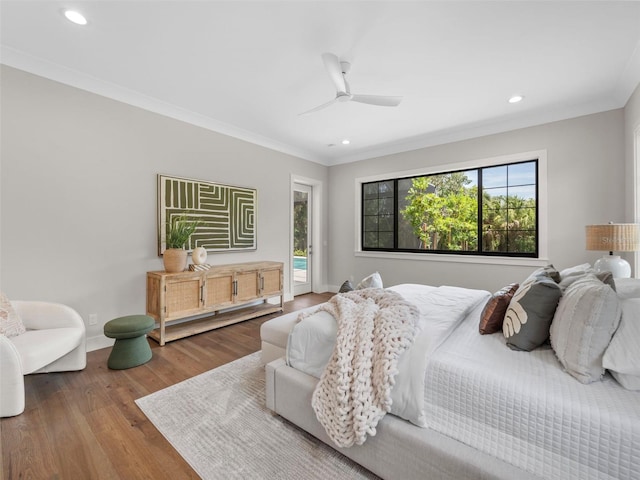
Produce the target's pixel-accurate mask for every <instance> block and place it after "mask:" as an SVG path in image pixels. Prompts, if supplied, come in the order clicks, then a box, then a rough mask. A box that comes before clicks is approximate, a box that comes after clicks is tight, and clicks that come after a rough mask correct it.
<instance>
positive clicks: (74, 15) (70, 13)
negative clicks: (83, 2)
mask: <svg viewBox="0 0 640 480" xmlns="http://www.w3.org/2000/svg"><path fill="white" fill-rule="evenodd" d="M64 16H65V17H67V20H69V21H70V22H73V23H75V24H76V25H86V24H87V19H86V18H84V15H82V14H81V13H80V12H76V11H75V10H65V11H64Z"/></svg>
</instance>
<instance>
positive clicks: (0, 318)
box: [0, 292, 27, 337]
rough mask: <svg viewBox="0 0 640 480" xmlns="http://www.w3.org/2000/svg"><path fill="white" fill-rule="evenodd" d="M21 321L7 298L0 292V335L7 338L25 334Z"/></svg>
mask: <svg viewBox="0 0 640 480" xmlns="http://www.w3.org/2000/svg"><path fill="white" fill-rule="evenodd" d="M26 331H27V329H26V328H25V326H24V324H23V323H22V319H21V318H20V316H19V315H18V314H17V313H16V311H15V310H14V309H13V305H11V302H10V301H9V299H8V298H7V296H6V295H5V294H4V293H2V292H0V333H1V334H3V335H6V336H7V337H15V336H17V335H21V334H23V333H24V332H26Z"/></svg>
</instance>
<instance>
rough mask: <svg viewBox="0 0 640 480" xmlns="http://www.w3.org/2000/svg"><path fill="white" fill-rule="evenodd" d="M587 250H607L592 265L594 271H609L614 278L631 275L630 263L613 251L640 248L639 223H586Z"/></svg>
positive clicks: (627, 250) (633, 250)
mask: <svg viewBox="0 0 640 480" xmlns="http://www.w3.org/2000/svg"><path fill="white" fill-rule="evenodd" d="M586 231H587V250H603V251H608V252H609V255H604V256H603V257H602V258H600V259H598V260H597V261H596V263H595V264H594V265H593V268H594V270H595V271H596V272H598V273H600V272H604V271H609V272H611V273H612V274H613V277H614V278H629V277H631V265H629V262H627V261H626V260H625V259H623V258H620V255H614V254H613V252H635V251H638V250H640V224H637V223H608V224H605V225H587V227H586Z"/></svg>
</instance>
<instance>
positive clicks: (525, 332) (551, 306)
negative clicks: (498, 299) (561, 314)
mask: <svg viewBox="0 0 640 480" xmlns="http://www.w3.org/2000/svg"><path fill="white" fill-rule="evenodd" d="M534 273H538V275H532V276H530V277H529V278H527V280H525V282H524V283H523V284H522V285H521V286H520V288H518V290H517V291H516V293H515V294H514V295H513V298H512V299H511V302H510V303H509V307H508V308H507V313H506V314H505V316H504V322H503V324H502V333H503V334H504V336H505V338H506V339H507V345H508V346H509V347H510V348H511V349H513V350H524V351H527V352H530V351H531V350H533V349H534V348H537V347H539V346H540V345H542V344H543V343H544V342H546V341H547V339H548V338H549V326H550V325H551V321H552V320H553V315H554V313H555V311H556V307H557V306H558V300H559V299H560V296H561V295H562V292H561V291H560V287H559V286H558V284H557V283H556V282H555V281H554V280H552V279H551V278H550V277H549V276H547V275H546V274H545V273H544V272H539V271H536V272H534Z"/></svg>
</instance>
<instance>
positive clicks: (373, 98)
mask: <svg viewBox="0 0 640 480" xmlns="http://www.w3.org/2000/svg"><path fill="white" fill-rule="evenodd" d="M351 100H352V101H354V102H360V103H368V104H369V105H378V106H379V107H397V106H398V105H400V102H401V101H402V97H390V96H386V95H357V94H353V95H351Z"/></svg>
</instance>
